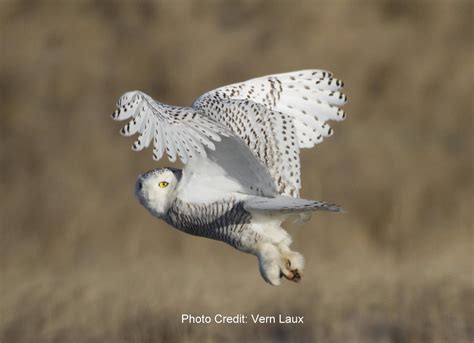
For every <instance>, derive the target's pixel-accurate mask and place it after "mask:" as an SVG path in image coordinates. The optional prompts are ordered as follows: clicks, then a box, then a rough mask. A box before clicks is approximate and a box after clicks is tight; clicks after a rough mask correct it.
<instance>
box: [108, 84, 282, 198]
mask: <svg viewBox="0 0 474 343" xmlns="http://www.w3.org/2000/svg"><path fill="white" fill-rule="evenodd" d="M112 118H114V119H115V120H127V119H129V120H130V121H129V122H128V124H127V125H125V126H124V127H123V128H122V130H121V131H120V132H121V133H122V134H123V135H125V136H131V135H133V134H136V133H138V134H139V136H138V139H137V140H136V141H135V143H134V144H133V146H132V148H133V150H136V151H138V150H142V149H144V148H146V147H148V146H149V145H150V144H151V142H153V146H154V149H153V158H154V159H155V160H159V159H160V158H161V157H162V156H163V154H164V153H166V154H167V155H168V158H169V160H170V161H171V162H174V161H176V158H177V157H179V159H180V160H181V161H182V162H183V163H185V164H188V166H187V167H186V168H185V169H184V177H183V180H182V182H181V184H182V185H187V186H186V187H182V189H183V192H180V193H182V194H181V195H183V196H184V197H186V198H190V199H193V201H195V202H196V201H197V200H196V199H198V200H199V199H207V198H209V196H208V197H205V196H206V193H209V192H210V188H209V187H208V186H209V184H212V185H213V187H212V189H213V190H214V193H215V194H207V195H211V197H212V196H214V197H215V200H217V199H220V198H221V197H222V194H223V193H226V192H227V193H232V192H234V193H242V194H254V195H261V196H275V195H277V194H278V193H277V191H276V188H275V184H274V182H273V179H272V177H271V176H270V174H269V172H268V170H267V168H266V167H265V166H264V165H263V164H262V163H261V162H260V161H259V160H258V158H257V157H256V156H255V155H254V154H253V153H252V151H251V150H250V149H249V148H248V146H247V145H245V144H244V142H242V141H241V139H240V138H238V137H237V136H236V135H235V133H233V132H232V131H231V130H229V129H228V128H227V127H226V126H224V125H222V124H220V123H218V122H216V121H214V120H213V119H212V118H210V117H209V116H207V115H205V114H203V112H202V111H201V110H199V109H195V108H191V107H175V106H169V105H165V104H162V103H159V102H157V101H155V100H153V99H152V98H151V97H150V96H148V95H146V94H144V93H142V92H139V91H134V92H128V93H125V94H124V95H122V96H121V97H120V99H119V101H118V103H117V110H116V111H115V112H114V113H113V114H112ZM217 142H218V143H217ZM215 143H216V144H215Z"/></svg>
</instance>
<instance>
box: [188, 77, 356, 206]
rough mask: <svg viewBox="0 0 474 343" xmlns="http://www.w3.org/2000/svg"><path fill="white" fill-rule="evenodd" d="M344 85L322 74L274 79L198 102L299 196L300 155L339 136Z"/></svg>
mask: <svg viewBox="0 0 474 343" xmlns="http://www.w3.org/2000/svg"><path fill="white" fill-rule="evenodd" d="M342 87H343V83H342V82H341V81H339V80H337V79H334V78H333V77H332V74H331V73H329V72H327V71H322V70H302V71H296V72H291V73H284V74H276V75H269V76H264V77H259V78H255V79H252V80H249V81H245V82H241V83H236V84H232V85H229V86H224V87H221V88H217V89H215V90H213V91H210V92H207V93H205V94H204V95H202V96H201V97H199V98H198V99H196V101H195V102H194V103H193V107H194V108H196V109H199V110H202V111H203V112H204V113H205V114H207V115H208V116H209V117H210V118H212V119H214V120H215V121H216V122H219V123H221V124H223V125H225V126H226V127H227V128H229V129H230V130H231V131H232V132H233V133H234V134H236V135H237V136H238V137H240V138H241V139H242V140H243V141H244V142H245V143H246V144H247V146H248V147H249V148H250V150H251V151H252V152H253V153H254V155H255V156H256V157H257V158H258V159H259V160H260V161H261V162H262V163H263V164H264V165H265V166H266V167H267V169H268V171H269V173H270V175H271V176H272V178H273V179H274V182H275V184H276V187H277V190H278V192H279V193H280V194H283V195H289V196H293V197H298V196H299V189H300V187H301V182H300V161H299V150H300V149H301V148H311V147H313V146H314V145H315V144H318V143H320V142H322V141H323V139H324V138H325V137H329V136H331V135H332V134H333V130H332V129H331V128H330V127H329V125H328V124H327V123H326V122H327V121H329V120H336V121H340V120H344V119H345V113H344V111H343V110H342V109H340V108H339V107H338V106H342V105H344V104H345V103H346V101H347V97H346V96H345V95H344V94H342V93H341V92H340V90H341V89H342Z"/></svg>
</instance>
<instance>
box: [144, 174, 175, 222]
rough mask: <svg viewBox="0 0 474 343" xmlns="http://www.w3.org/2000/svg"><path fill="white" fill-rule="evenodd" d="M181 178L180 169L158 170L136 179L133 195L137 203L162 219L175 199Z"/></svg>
mask: <svg viewBox="0 0 474 343" xmlns="http://www.w3.org/2000/svg"><path fill="white" fill-rule="evenodd" d="M181 176H182V170H181V169H175V168H159V169H154V170H151V171H149V172H146V173H145V174H142V175H140V176H139V177H138V179H137V182H136V184H135V195H136V196H137V198H138V201H140V203H141V204H142V205H143V206H144V207H145V208H146V209H147V210H148V211H150V212H151V214H153V215H154V216H156V217H159V218H160V217H163V216H164V215H165V214H166V212H167V211H168V208H169V206H170V205H171V203H172V202H173V201H174V200H175V198H176V189H177V187H178V183H179V180H180V179H181Z"/></svg>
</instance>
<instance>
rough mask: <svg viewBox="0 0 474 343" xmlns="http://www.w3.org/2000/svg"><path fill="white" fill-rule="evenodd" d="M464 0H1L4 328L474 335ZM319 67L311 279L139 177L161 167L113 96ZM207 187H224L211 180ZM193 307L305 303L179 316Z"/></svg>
mask: <svg viewBox="0 0 474 343" xmlns="http://www.w3.org/2000/svg"><path fill="white" fill-rule="evenodd" d="M473 13H474V5H473V2H472V1H470V0H466V1H462V0H452V1H448V0H433V1H427V0H426V1H410V2H408V1H395V0H394V1H376V0H367V1H344V0H337V1H329V0H327V1H305V2H296V1H290V0H287V1H270V0H267V1H264V0H261V1H250V0H249V1H241V2H240V1H193V2H191V1H189V2H188V1H184V0H182V1H171V0H170V1H161V2H158V1H156V2H155V1H132V0H123V1H92V0H91V1H72V0H71V1H59V0H51V1H26V0H18V1H12V0H2V1H0V41H1V55H0V106H1V110H0V118H1V124H0V140H1V143H0V163H1V169H0V172H1V174H0V189H1V193H2V196H1V198H0V204H1V206H0V342H1V343H11V342H113V343H116V342H117V343H120V342H127V343H128V342H132V343H133V342H137V343H138V342H261V341H263V342H287V341H289V342H377V343H378V342H394V343H399V342H473V341H474V324H473V323H474V308H473V307H474V291H473V289H474V279H473V272H474V269H473V261H474V256H473V254H474V253H473V251H474V250H473V204H472V200H473V151H472V149H473V146H474V145H473V143H474V142H473V134H472V129H473V122H472V120H473V105H472V104H473V103H472V89H473V62H472V57H473V29H472V21H473ZM307 68H321V69H327V70H330V71H332V72H333V73H334V74H335V76H336V77H338V78H340V79H342V80H343V81H344V82H345V84H346V86H345V93H346V94H347V95H348V97H349V103H348V104H347V105H346V106H345V110H346V112H347V114H348V115H347V119H346V121H344V122H341V123H333V124H332V127H333V128H334V130H335V134H334V136H333V137H331V138H329V139H327V140H325V141H324V142H323V143H322V144H320V145H318V146H317V147H316V148H314V149H311V150H304V151H302V154H301V158H302V173H303V189H302V196H303V197H305V198H310V199H319V200H327V201H332V202H336V203H338V204H340V205H342V206H343V208H344V209H345V210H346V213H344V214H328V213H317V214H315V215H314V216H313V218H312V219H311V220H310V221H309V222H307V223H305V224H304V225H297V224H294V223H292V222H288V223H286V226H285V227H286V228H287V229H288V231H289V232H290V233H291V234H292V235H293V238H294V244H293V248H294V249H295V250H297V251H300V252H301V253H303V255H304V256H305V257H306V269H305V273H304V276H303V280H302V281H301V283H299V284H295V283H291V282H288V281H287V282H283V284H282V285H281V286H280V287H272V286H270V285H268V284H266V283H265V282H264V281H263V280H262V279H261V277H260V275H259V272H258V267H257V260H256V258H255V257H254V256H251V255H245V254H242V253H240V252H238V251H237V250H234V249H232V248H231V247H228V246H226V245H225V244H223V243H220V242H216V241H211V240H206V239H203V238H197V237H192V236H187V235H185V234H183V233H181V232H179V231H177V230H174V229H172V228H171V227H169V226H167V225H166V224H164V223H162V222H160V221H158V220H157V219H155V218H153V217H152V216H151V215H149V214H148V212H146V210H145V209H144V208H143V207H141V206H140V205H139V203H138V202H137V201H136V199H135V197H134V195H133V188H134V183H135V179H136V177H137V175H139V174H141V173H143V172H145V171H147V170H149V169H153V168H156V167H158V166H166V165H170V163H169V162H168V161H165V160H162V161H160V162H159V163H156V162H154V161H153V160H152V159H151V151H150V150H147V151H146V152H142V153H134V152H132V151H131V149H130V146H131V144H132V142H133V141H132V140H131V139H126V138H122V137H121V136H120V135H119V133H118V131H119V129H120V127H121V124H120V123H116V122H113V121H112V120H111V118H110V113H112V111H113V110H114V107H115V102H116V100H117V99H118V97H119V96H120V95H121V94H122V93H124V92H125V91H129V90H134V89H139V90H143V91H144V92H146V93H148V94H150V95H152V96H154V97H155V98H157V99H159V100H161V101H163V102H166V103H171V104H177V105H189V104H191V102H192V101H193V99H194V98H195V97H197V96H198V95H200V94H202V93H203V92H205V91H207V90H210V89H212V88H216V87H218V86H220V85H224V84H229V83H233V82H237V81H242V80H246V79H248V78H252V77H256V76H261V75H265V74H270V73H277V72H285V71H291V70H298V69H307ZM209 187H212V184H210V185H209ZM182 314H193V315H209V316H212V317H213V316H214V315H216V314H223V315H237V314H244V315H247V316H250V315H251V314H253V315H257V314H260V315H266V316H278V315H279V314H282V315H293V316H304V323H303V324H278V323H275V324H253V323H251V322H249V323H247V324H216V323H211V324H189V323H181V315H182Z"/></svg>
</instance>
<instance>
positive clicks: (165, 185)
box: [159, 181, 169, 188]
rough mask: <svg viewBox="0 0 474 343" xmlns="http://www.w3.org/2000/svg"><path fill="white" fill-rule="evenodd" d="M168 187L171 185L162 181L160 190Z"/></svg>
mask: <svg viewBox="0 0 474 343" xmlns="http://www.w3.org/2000/svg"><path fill="white" fill-rule="evenodd" d="M168 185H169V183H168V182H166V181H161V182H160V184H159V186H160V188H165V187H167V186H168Z"/></svg>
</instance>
